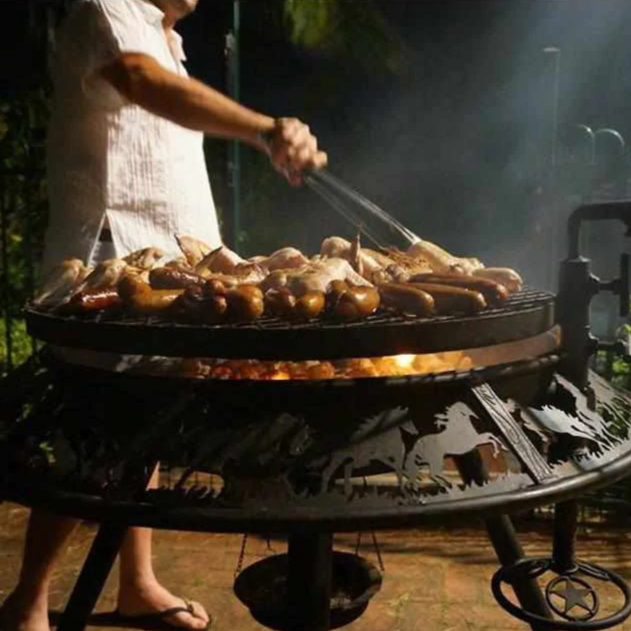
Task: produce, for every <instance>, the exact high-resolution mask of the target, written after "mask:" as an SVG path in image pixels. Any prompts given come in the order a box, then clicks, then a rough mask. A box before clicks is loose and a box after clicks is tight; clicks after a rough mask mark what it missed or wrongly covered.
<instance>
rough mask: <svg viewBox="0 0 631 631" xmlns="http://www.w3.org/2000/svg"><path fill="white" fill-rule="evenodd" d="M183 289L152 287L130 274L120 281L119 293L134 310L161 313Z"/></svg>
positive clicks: (143, 312)
mask: <svg viewBox="0 0 631 631" xmlns="http://www.w3.org/2000/svg"><path fill="white" fill-rule="evenodd" d="M183 292H184V290H183V289H152V288H151V285H149V284H148V283H145V282H143V281H142V280H140V279H139V278H137V277H135V276H133V275H129V276H125V277H124V278H123V279H122V280H121V281H120V282H119V283H118V295H119V296H120V297H121V300H122V301H123V303H124V304H125V305H126V306H128V307H129V308H130V309H131V310H132V311H135V312H136V313H142V314H153V313H161V312H163V311H166V310H167V309H169V308H170V307H171V306H172V305H173V303H174V302H175V301H176V300H177V298H178V297H179V296H180V295H182V293H183Z"/></svg>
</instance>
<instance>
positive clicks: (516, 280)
mask: <svg viewBox="0 0 631 631" xmlns="http://www.w3.org/2000/svg"><path fill="white" fill-rule="evenodd" d="M473 275H474V276H475V277H477V278H489V279H491V280H494V281H495V282H496V283H500V284H501V285H504V287H506V289H508V291H510V292H514V291H520V290H521V288H522V286H523V284H524V281H523V280H522V278H521V276H520V275H519V274H518V273H517V272H516V271H515V270H513V269H510V268H508V267H483V268H482V269H476V270H475V271H474V272H473Z"/></svg>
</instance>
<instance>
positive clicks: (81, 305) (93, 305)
mask: <svg viewBox="0 0 631 631" xmlns="http://www.w3.org/2000/svg"><path fill="white" fill-rule="evenodd" d="M122 305H123V301H122V300H121V299H120V296H119V295H118V292H117V291H116V289H101V290H97V291H91V292H90V291H80V292H78V293H76V294H75V295H74V296H73V297H72V298H71V299H70V300H69V301H68V303H67V304H65V305H63V306H62V307H61V308H60V311H62V312H64V313H91V312H93V311H104V310H115V309H120V307H122Z"/></svg>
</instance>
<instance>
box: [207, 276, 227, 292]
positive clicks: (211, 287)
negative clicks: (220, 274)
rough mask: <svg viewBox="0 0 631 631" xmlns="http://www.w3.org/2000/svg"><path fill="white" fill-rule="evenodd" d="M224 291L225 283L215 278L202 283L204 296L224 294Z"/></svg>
mask: <svg viewBox="0 0 631 631" xmlns="http://www.w3.org/2000/svg"><path fill="white" fill-rule="evenodd" d="M226 291H227V289H226V285H225V284H224V283H223V282H222V281H220V280H217V279H216V278H211V279H210V280H207V281H206V282H205V284H204V294H205V295H206V296H225V295H226Z"/></svg>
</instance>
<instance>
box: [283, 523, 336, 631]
mask: <svg viewBox="0 0 631 631" xmlns="http://www.w3.org/2000/svg"><path fill="white" fill-rule="evenodd" d="M332 559H333V535H332V534H331V533H313V534H291V535H290V536H289V571H288V578H287V598H288V604H289V613H290V621H291V622H290V626H289V628H288V629H287V631H329V629H330V609H331V577H332Z"/></svg>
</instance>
